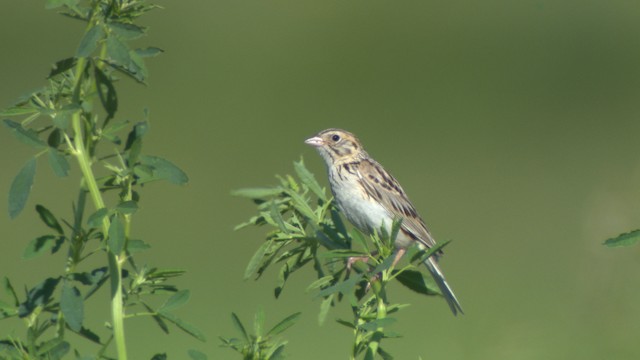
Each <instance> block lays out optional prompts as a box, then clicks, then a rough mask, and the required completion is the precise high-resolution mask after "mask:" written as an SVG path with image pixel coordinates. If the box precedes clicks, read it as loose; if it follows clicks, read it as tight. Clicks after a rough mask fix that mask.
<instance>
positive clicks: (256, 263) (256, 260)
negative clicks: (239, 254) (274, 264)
mask: <svg viewBox="0 0 640 360" xmlns="http://www.w3.org/2000/svg"><path fill="white" fill-rule="evenodd" d="M270 245H271V241H265V242H264V243H262V245H260V247H259V248H258V250H257V251H256V253H255V254H253V257H251V260H249V264H248V265H247V268H246V269H245V271H244V279H245V280H247V279H249V278H250V277H252V276H253V275H254V274H255V273H256V270H257V269H258V268H259V267H260V265H261V264H262V259H263V258H264V255H265V253H266V252H267V249H269V246H270Z"/></svg>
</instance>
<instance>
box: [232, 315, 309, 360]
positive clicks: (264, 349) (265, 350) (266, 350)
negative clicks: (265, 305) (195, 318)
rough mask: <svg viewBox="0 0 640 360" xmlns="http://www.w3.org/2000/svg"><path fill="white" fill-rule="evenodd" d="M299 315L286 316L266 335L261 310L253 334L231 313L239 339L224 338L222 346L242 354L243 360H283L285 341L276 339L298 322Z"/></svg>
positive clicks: (256, 316) (254, 324)
mask: <svg viewBox="0 0 640 360" xmlns="http://www.w3.org/2000/svg"><path fill="white" fill-rule="evenodd" d="M299 316H300V313H299V312H298V313H295V314H292V315H289V316H287V317H286V318H285V319H283V320H282V321H280V322H279V323H278V324H276V325H275V326H274V327H272V328H271V329H270V330H269V331H267V332H266V333H265V332H264V331H263V330H264V321H265V315H264V311H263V310H262V309H259V310H258V312H256V315H255V320H254V323H253V328H254V332H255V334H249V333H248V332H247V330H245V327H244V325H242V322H241V321H240V318H238V315H236V314H235V313H231V320H233V325H234V326H235V327H236V329H237V330H238V332H239V333H240V336H241V339H238V338H224V337H220V340H222V346H224V347H229V348H231V349H234V350H236V351H237V352H239V353H240V354H242V358H243V359H244V360H280V359H284V358H285V357H284V346H285V345H286V344H287V342H286V341H284V340H280V339H278V338H277V336H278V335H280V334H281V333H282V332H284V331H285V330H287V329H288V328H290V327H291V326H293V324H295V322H296V321H297V320H298V317H299Z"/></svg>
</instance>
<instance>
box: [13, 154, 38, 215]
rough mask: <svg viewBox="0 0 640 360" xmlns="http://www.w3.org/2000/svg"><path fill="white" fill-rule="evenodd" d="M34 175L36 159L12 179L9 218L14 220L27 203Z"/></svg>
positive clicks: (30, 160)
mask: <svg viewBox="0 0 640 360" xmlns="http://www.w3.org/2000/svg"><path fill="white" fill-rule="evenodd" d="M35 175H36V159H35V158H31V159H29V161H27V163H26V164H25V165H24V166H23V167H22V169H20V172H19V173H18V175H16V177H15V178H14V179H13V182H12V183H11V188H10V189H9V216H10V217H11V218H12V219H15V218H16V216H18V215H19V214H20V212H21V211H22V209H24V205H25V204H26V203H27V199H28V198H29V193H30V192H31V187H32V186H33V178H34V177H35Z"/></svg>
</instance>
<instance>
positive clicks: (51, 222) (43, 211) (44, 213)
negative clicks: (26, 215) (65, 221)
mask: <svg viewBox="0 0 640 360" xmlns="http://www.w3.org/2000/svg"><path fill="white" fill-rule="evenodd" d="M36 211H37V212H38V215H40V220H42V222H43V223H45V225H47V226H48V227H50V228H51V229H53V230H55V231H56V232H57V233H58V234H60V235H64V231H62V226H60V223H59V222H58V220H57V219H56V217H55V216H53V214H52V213H51V211H49V209H47V208H46V207H44V206H42V205H40V204H38V205H36Z"/></svg>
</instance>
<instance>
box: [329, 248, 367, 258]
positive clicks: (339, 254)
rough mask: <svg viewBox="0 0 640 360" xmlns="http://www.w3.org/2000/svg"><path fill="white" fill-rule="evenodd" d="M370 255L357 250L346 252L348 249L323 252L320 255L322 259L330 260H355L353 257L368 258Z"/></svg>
mask: <svg viewBox="0 0 640 360" xmlns="http://www.w3.org/2000/svg"><path fill="white" fill-rule="evenodd" d="M368 255H369V254H367V253H364V252H361V251H355V250H346V249H336V250H330V251H326V252H323V253H321V254H319V255H318V257H320V258H328V259H343V258H353V257H365V258H368V257H369V256H368Z"/></svg>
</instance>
